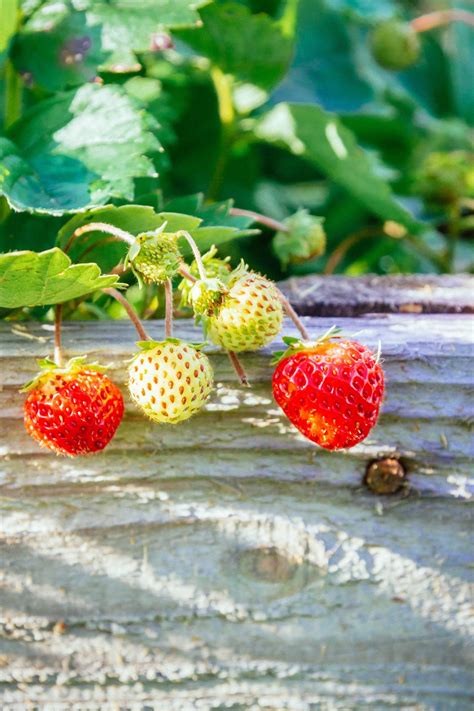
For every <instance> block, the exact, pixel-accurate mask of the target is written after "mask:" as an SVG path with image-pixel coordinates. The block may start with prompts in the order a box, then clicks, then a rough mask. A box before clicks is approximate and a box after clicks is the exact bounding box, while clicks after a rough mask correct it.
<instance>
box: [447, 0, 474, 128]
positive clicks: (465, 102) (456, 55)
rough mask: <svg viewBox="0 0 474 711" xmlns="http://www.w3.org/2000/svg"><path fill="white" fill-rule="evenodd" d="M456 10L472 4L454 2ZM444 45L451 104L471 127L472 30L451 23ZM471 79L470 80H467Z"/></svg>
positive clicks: (473, 111) (473, 110) (473, 86)
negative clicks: (448, 73)
mask: <svg viewBox="0 0 474 711" xmlns="http://www.w3.org/2000/svg"><path fill="white" fill-rule="evenodd" d="M456 8H457V9H460V10H462V9H463V10H470V11H471V12H472V9H473V8H472V2H471V1H470V0H469V1H468V0H464V2H456ZM446 34H447V36H446V44H448V43H449V47H450V48H451V50H450V63H449V65H450V73H451V82H452V89H453V103H454V107H455V109H456V111H457V113H458V115H459V116H460V117H461V118H463V119H464V120H465V121H466V122H467V123H468V124H470V125H471V126H472V125H474V82H473V81H472V76H471V74H472V67H473V65H474V41H473V36H472V35H473V28H472V27H469V26H468V25H466V24H464V23H462V22H453V23H452V24H451V25H450V26H449V27H448V28H446ZM469 77H471V79H469Z"/></svg>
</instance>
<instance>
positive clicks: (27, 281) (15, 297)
mask: <svg viewBox="0 0 474 711" xmlns="http://www.w3.org/2000/svg"><path fill="white" fill-rule="evenodd" d="M117 280H118V277H117V276H114V275H108V276H101V273H100V269H99V267H98V266H97V264H71V260H70V259H69V257H68V256H67V254H64V252H62V251H61V250H60V249H58V248H57V247H54V248H53V249H48V250H47V251H46V252H39V253H38V252H9V253H8V254H1V255H0V307H3V308H7V309H15V308H20V307H23V306H43V305H50V304H59V303H62V302H63V301H69V300H70V299H76V298H78V297H80V296H85V295H86V294H89V293H90V292H92V291H96V290H97V289H103V288H104V287H106V286H112V285H114V284H116V283H117Z"/></svg>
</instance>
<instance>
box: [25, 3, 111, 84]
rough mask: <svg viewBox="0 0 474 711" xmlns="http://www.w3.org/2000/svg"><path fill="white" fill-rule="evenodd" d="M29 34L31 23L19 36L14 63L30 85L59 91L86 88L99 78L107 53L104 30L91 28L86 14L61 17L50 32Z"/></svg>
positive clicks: (37, 30)
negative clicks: (86, 83)
mask: <svg viewBox="0 0 474 711" xmlns="http://www.w3.org/2000/svg"><path fill="white" fill-rule="evenodd" d="M31 26H32V27H33V30H30V29H29V27H30V25H29V23H27V24H26V25H25V27H24V28H23V29H22V31H21V32H20V33H19V34H18V36H17V39H16V41H15V44H14V47H13V52H12V60H13V63H14V65H15V67H16V69H17V71H19V72H21V74H23V76H25V77H27V80H28V85H29V86H34V85H38V86H40V87H44V88H45V89H49V90H51V91H57V90H59V89H64V88H66V87H70V86H77V85H79V84H83V83H85V82H87V81H90V80H91V79H94V77H95V76H96V75H97V68H98V66H99V65H100V64H102V63H103V62H104V61H105V59H106V57H107V53H106V52H104V50H103V49H102V46H101V34H102V30H101V28H100V26H99V25H94V26H91V25H90V24H89V23H88V21H87V16H86V14H85V13H84V12H69V13H67V14H65V15H64V16H59V17H58V18H57V22H56V23H51V20H50V21H49V25H48V27H47V30H46V29H45V28H42V27H40V28H39V29H36V30H35V29H34V28H35V24H34V23H32V24H31Z"/></svg>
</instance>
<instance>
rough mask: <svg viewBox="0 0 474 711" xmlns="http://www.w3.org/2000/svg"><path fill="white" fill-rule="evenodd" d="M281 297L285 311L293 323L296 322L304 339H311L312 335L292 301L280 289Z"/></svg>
mask: <svg viewBox="0 0 474 711" xmlns="http://www.w3.org/2000/svg"><path fill="white" fill-rule="evenodd" d="M279 297H280V301H281V303H282V305H283V310H284V311H285V313H286V315H287V316H288V317H289V318H290V319H291V320H292V321H293V323H294V324H295V326H296V328H297V329H298V331H299V332H300V333H301V335H302V337H303V339H304V340H305V341H309V340H310V335H309V333H308V331H307V330H306V328H305V326H304V325H303V323H302V321H301V319H300V317H299V316H298V314H297V313H296V311H295V310H294V308H293V306H292V305H291V304H290V302H289V301H288V299H287V298H286V296H283V294H282V293H281V291H279Z"/></svg>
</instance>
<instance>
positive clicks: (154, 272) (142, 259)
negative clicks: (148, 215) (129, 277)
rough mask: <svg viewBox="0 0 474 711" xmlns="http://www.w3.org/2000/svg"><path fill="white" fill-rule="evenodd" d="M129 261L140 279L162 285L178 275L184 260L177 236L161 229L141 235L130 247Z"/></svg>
mask: <svg viewBox="0 0 474 711" xmlns="http://www.w3.org/2000/svg"><path fill="white" fill-rule="evenodd" d="M127 261H128V263H130V266H131V267H132V269H133V271H134V272H135V274H136V275H137V277H138V278H139V279H141V280H143V281H144V282H151V283H154V284H162V283H163V282H165V281H166V280H167V279H172V278H173V277H174V276H175V275H176V274H177V272H178V269H179V267H180V266H181V264H182V261H183V260H182V257H181V253H180V251H179V248H178V239H177V236H176V235H175V234H174V233H170V232H163V231H161V229H159V230H156V231H155V232H143V233H142V234H139V235H138V236H137V238H136V241H135V244H133V245H132V246H131V247H130V250H129V252H128V256H127Z"/></svg>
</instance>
